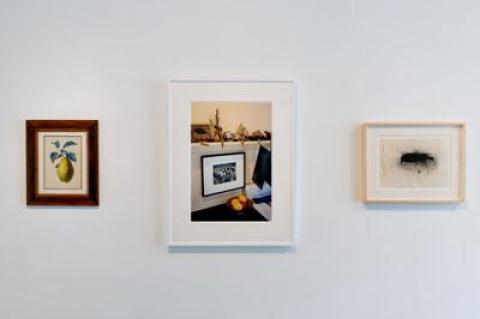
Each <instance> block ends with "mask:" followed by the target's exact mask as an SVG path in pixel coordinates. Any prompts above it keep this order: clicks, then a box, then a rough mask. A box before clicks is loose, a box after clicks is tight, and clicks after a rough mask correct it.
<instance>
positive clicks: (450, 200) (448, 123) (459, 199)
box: [361, 121, 466, 204]
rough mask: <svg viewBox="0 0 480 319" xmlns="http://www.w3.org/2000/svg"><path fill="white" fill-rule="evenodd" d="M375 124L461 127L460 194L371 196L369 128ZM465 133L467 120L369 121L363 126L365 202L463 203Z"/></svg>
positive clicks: (464, 197)
mask: <svg viewBox="0 0 480 319" xmlns="http://www.w3.org/2000/svg"><path fill="white" fill-rule="evenodd" d="M374 126H414V127H421V126H425V127H435V126H440V127H441V126H450V127H458V128H459V129H460V134H459V138H460V141H459V148H460V154H459V157H460V158H459V170H460V172H459V195H458V197H449V198H408V197H407V198H375V197H371V196H370V195H369V194H368V182H369V180H368V162H369V154H368V151H367V150H368V147H367V146H368V130H369V129H370V128H371V127H374ZM465 135H466V124H465V122H457V121H431V122H429V121H378V122H367V123H364V124H363V126H362V147H361V149H362V160H363V163H362V179H363V183H362V199H363V202H365V203H393V204H395V203H396V204H401V203H406V204H408V203H413V204H414V203H462V202H464V201H465V200H466V191H465V167H466V156H465V153H466V151H465Z"/></svg>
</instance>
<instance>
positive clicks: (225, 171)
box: [213, 162, 237, 185]
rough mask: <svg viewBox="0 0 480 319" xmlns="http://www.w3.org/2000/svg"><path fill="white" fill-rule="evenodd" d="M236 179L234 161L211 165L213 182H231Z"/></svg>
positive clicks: (216, 183) (215, 183)
mask: <svg viewBox="0 0 480 319" xmlns="http://www.w3.org/2000/svg"><path fill="white" fill-rule="evenodd" d="M236 180H237V164H236V163H235V162H230V163H225V164H216V165H213V184H214V185H219V184H225V183H231V182H234V181H236Z"/></svg>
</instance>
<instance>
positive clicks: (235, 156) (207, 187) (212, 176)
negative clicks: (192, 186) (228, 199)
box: [202, 152, 245, 197]
mask: <svg viewBox="0 0 480 319" xmlns="http://www.w3.org/2000/svg"><path fill="white" fill-rule="evenodd" d="M244 187H245V153H243V152H240V153H229V154H219V155H204V156H202V193H203V197H207V196H212V195H215V194H220V193H224V192H228V191H233V190H237V189H242V188H244Z"/></svg>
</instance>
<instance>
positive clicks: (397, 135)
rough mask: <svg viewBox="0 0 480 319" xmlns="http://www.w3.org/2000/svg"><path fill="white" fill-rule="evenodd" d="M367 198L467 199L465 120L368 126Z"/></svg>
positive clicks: (366, 148) (409, 199)
mask: <svg viewBox="0 0 480 319" xmlns="http://www.w3.org/2000/svg"><path fill="white" fill-rule="evenodd" d="M364 144H365V145H364V147H365V149H364V152H365V190H364V192H365V194H364V195H365V201H367V202H460V201H463V200H464V174H465V173H464V161H465V158H464V125H463V124H462V123H371V124H367V125H365V126H364Z"/></svg>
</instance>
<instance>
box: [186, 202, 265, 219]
mask: <svg viewBox="0 0 480 319" xmlns="http://www.w3.org/2000/svg"><path fill="white" fill-rule="evenodd" d="M265 221H268V220H267V219H266V218H265V217H264V216H263V215H262V214H260V213H259V212H258V211H257V210H256V209H255V208H253V207H252V208H247V209H244V210H243V211H242V212H240V213H239V212H234V211H233V210H231V209H230V208H229V207H228V206H227V205H226V204H222V205H217V206H213V207H210V208H206V209H202V210H197V211H195V212H192V222H265Z"/></svg>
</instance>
